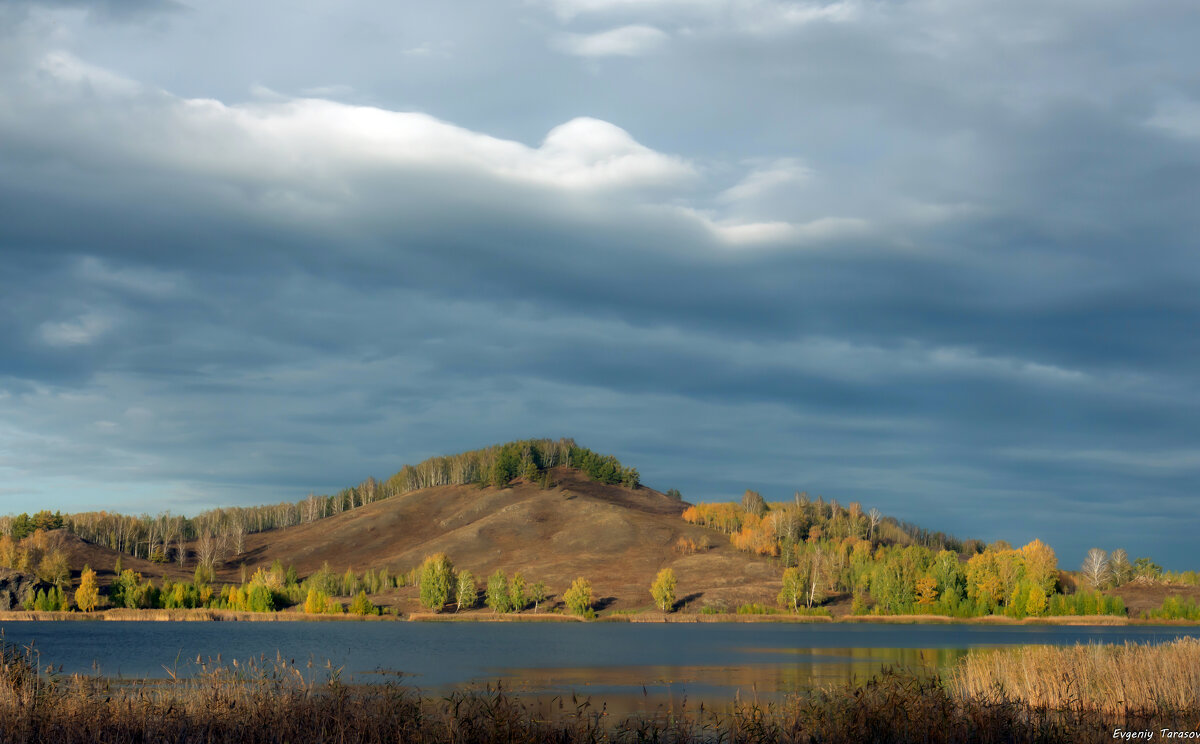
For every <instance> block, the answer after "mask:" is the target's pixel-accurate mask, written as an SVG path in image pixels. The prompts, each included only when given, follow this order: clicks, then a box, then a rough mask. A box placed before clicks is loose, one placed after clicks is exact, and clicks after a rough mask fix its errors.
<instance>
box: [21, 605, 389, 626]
mask: <svg viewBox="0 0 1200 744" xmlns="http://www.w3.org/2000/svg"><path fill="white" fill-rule="evenodd" d="M5 620H11V621H18V620H64V621H88V620H98V621H103V620H122V621H130V620H133V621H142V622H260V623H261V622H266V623H270V622H296V621H305V622H309V621H319V622H330V621H337V620H349V621H352V622H373V621H374V622H378V621H387V620H393V621H394V620H403V618H401V617H397V616H395V615H308V614H305V613H303V612H243V611H240V610H210V609H192V610H186V609H173V610H130V609H125V608H117V609H112V610H99V611H96V612H41V611H38V610H12V611H8V612H0V622H4V621H5Z"/></svg>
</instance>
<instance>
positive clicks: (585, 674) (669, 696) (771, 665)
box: [460, 647, 967, 711]
mask: <svg viewBox="0 0 1200 744" xmlns="http://www.w3.org/2000/svg"><path fill="white" fill-rule="evenodd" d="M739 650H740V651H742V652H743V653H745V654H746V655H747V662H746V663H742V664H736V665H735V664H728V665H726V664H722V665H712V664H694V665H626V666H607V667H524V668H520V667H518V668H505V669H496V670H493V672H492V673H491V674H489V675H487V676H479V677H477V678H475V679H474V680H472V681H471V683H469V685H468V687H470V688H472V689H476V690H482V689H486V688H487V687H488V686H489V685H495V684H496V683H500V684H501V685H502V686H503V687H504V689H505V690H507V691H509V692H512V693H514V694H519V695H525V696H529V697H531V698H541V697H546V696H554V695H560V696H569V695H571V694H577V695H587V696H594V697H597V698H599V699H603V700H604V701H605V702H607V703H608V704H609V706H610V709H611V708H613V707H614V706H615V708H617V709H619V710H630V711H644V710H647V709H654V708H656V707H661V706H663V705H664V704H665V705H672V704H674V705H678V704H681V703H682V702H683V701H684V700H687V701H689V703H690V704H692V705H698V704H700V703H705V704H707V705H717V706H724V705H727V704H728V703H729V702H730V701H731V700H734V699H741V700H754V701H759V702H781V701H783V700H785V699H786V698H787V697H789V696H791V695H796V694H802V693H805V692H808V691H811V690H814V689H819V688H824V687H828V686H841V685H844V684H847V683H861V682H865V681H866V680H868V679H870V678H872V677H874V676H877V675H878V674H880V673H881V672H882V671H883V670H884V669H894V670H902V671H906V672H909V673H912V674H916V675H918V676H932V675H935V674H937V673H938V672H939V671H941V670H943V669H946V668H949V667H950V666H953V665H954V664H955V663H956V662H957V661H958V660H959V659H960V658H962V657H963V656H964V655H965V654H966V653H967V649H961V648H855V647H846V648H744V649H739ZM460 687H461V686H460Z"/></svg>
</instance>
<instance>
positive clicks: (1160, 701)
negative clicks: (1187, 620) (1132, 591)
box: [946, 638, 1200, 715]
mask: <svg viewBox="0 0 1200 744" xmlns="http://www.w3.org/2000/svg"><path fill="white" fill-rule="evenodd" d="M946 681H947V685H948V687H949V688H950V690H951V691H952V692H953V693H954V694H955V695H957V696H959V697H961V698H963V699H968V700H978V701H982V702H994V701H1005V700H1020V701H1022V702H1024V703H1027V704H1029V705H1032V706H1036V707H1050V708H1064V707H1084V708H1088V709H1092V710H1098V711H1103V712H1105V713H1112V714H1117V713H1120V714H1124V713H1125V712H1127V711H1136V712H1140V713H1147V714H1151V715H1158V714H1172V713H1175V712H1178V711H1195V710H1200V640H1197V639H1195V638H1183V639H1180V640H1177V641H1173V642H1170V643H1163V644H1158V645H1153V644H1139V643H1130V642H1127V643H1125V644H1124V645H1101V644H1090V645H1077V646H1021V647H1018V648H1011V649H992V650H973V651H971V652H970V653H969V654H968V655H967V656H966V657H964V658H963V659H962V660H961V661H960V662H959V664H958V665H957V666H956V667H955V668H954V669H952V670H951V671H950V672H949V673H948V674H947V675H946Z"/></svg>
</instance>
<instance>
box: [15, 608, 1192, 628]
mask: <svg viewBox="0 0 1200 744" xmlns="http://www.w3.org/2000/svg"><path fill="white" fill-rule="evenodd" d="M4 621H8V622H113V621H117V622H432V623H530V622H531V623H544V622H598V623H793V624H814V623H819V624H829V623H834V624H839V623H840V624H848V625H853V624H864V623H875V624H884V625H887V624H893V625H1006V626H1007V625H1047V626H1061V625H1087V626H1106V627H1112V626H1139V625H1148V626H1149V625H1158V626H1180V627H1195V626H1197V625H1200V622H1194V621H1189V620H1143V619H1141V618H1128V617H1118V616H1115V615H1060V616H1053V617H1036V618H1024V619H1021V620H1017V619H1015V618H1010V617H1004V616H1002V615H988V616H985V617H971V618H954V617H949V616H947V615H843V616H841V617H828V616H823V615H787V614H782V613H781V614H778V615H737V614H733V613H726V614H713V615H702V614H671V615H663V614H660V613H653V612H647V613H642V614H636V615H602V616H600V617H597V618H595V619H594V620H584V619H583V618H581V617H577V616H575V615H563V614H558V613H528V614H526V613H520V614H503V615H490V614H482V613H472V614H455V613H433V612H413V613H409V614H407V615H349V614H344V615H309V614H305V613H303V612H287V611H285V612H238V611H234V610H211V609H195V610H130V609H110V610H100V611H97V612H71V611H68V612H46V611H37V610H3V611H0V623H2V622H4Z"/></svg>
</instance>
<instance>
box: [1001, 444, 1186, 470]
mask: <svg viewBox="0 0 1200 744" xmlns="http://www.w3.org/2000/svg"><path fill="white" fill-rule="evenodd" d="M999 454H1000V455H1002V456H1004V457H1010V458H1012V459H1016V460H1029V461H1034V462H1055V463H1057V462H1074V463H1081V464H1086V465H1089V466H1100V467H1108V468H1110V469H1120V470H1138V471H1150V472H1164V471H1165V472H1189V471H1196V470H1200V450H1188V449H1174V450H1155V451H1153V452H1144V451H1143V452H1137V451H1130V450H1112V449H1081V450H1053V449H1029V448H1020V447H1010V448H1005V449H1002V450H1000V451H999Z"/></svg>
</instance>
